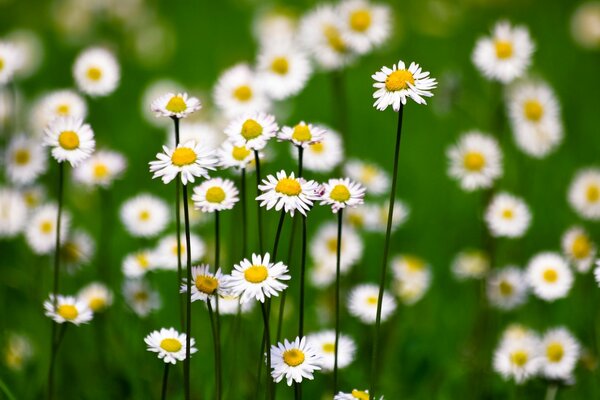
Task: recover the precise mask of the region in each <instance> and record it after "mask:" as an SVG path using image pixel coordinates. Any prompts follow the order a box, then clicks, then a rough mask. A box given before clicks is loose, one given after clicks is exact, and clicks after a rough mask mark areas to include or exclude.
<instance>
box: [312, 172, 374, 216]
mask: <svg viewBox="0 0 600 400" xmlns="http://www.w3.org/2000/svg"><path fill="white" fill-rule="evenodd" d="M321 191H322V194H321V199H322V200H321V205H331V209H332V211H333V212H334V213H337V212H338V211H339V210H340V209H342V208H346V206H348V207H356V206H357V205H360V204H363V203H364V201H363V199H364V197H365V188H364V187H362V186H361V185H360V184H358V183H356V182H353V181H351V180H350V179H349V178H344V179H330V180H329V181H328V182H326V183H324V184H323V185H322V189H321Z"/></svg>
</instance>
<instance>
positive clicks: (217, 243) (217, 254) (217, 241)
mask: <svg viewBox="0 0 600 400" xmlns="http://www.w3.org/2000/svg"><path fill="white" fill-rule="evenodd" d="M219 236H220V235H219V212H218V211H215V271H216V270H217V269H219V267H220V265H221V260H220V256H221V251H220V237H219Z"/></svg>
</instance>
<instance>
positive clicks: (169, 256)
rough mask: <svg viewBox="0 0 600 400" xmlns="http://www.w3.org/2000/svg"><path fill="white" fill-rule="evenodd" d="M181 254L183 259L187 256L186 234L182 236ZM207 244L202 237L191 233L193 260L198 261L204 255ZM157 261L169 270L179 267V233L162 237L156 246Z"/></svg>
mask: <svg viewBox="0 0 600 400" xmlns="http://www.w3.org/2000/svg"><path fill="white" fill-rule="evenodd" d="M179 240H180V248H179V256H180V257H181V259H183V260H184V259H185V257H186V254H187V253H186V238H185V234H182V235H181V237H180V239H179ZM205 249H206V246H205V245H204V242H203V241H202V240H201V239H200V237H199V236H198V235H196V234H194V233H192V234H190V252H191V259H192V262H193V263H195V262H198V261H199V260H200V259H201V258H202V257H204V254H205ZM156 254H157V263H158V265H160V267H162V268H164V269H167V270H175V269H177V260H178V258H177V235H174V234H173V235H168V236H165V237H164V238H162V239H161V240H160V241H159V242H158V245H157V246H156Z"/></svg>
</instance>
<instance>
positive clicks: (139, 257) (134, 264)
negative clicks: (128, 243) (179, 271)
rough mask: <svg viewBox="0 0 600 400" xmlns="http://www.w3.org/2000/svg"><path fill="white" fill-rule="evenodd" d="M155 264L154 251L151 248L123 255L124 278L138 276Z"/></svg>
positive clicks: (155, 265) (154, 266)
mask: <svg viewBox="0 0 600 400" xmlns="http://www.w3.org/2000/svg"><path fill="white" fill-rule="evenodd" d="M157 266H158V262H157V255H156V253H155V252H154V251H153V250H151V249H144V250H138V251H136V252H133V253H130V254H128V255H127V256H125V259H124V260H123V265H122V270H123V275H125V277H126V278H140V277H142V276H144V275H145V274H146V272H148V271H151V270H153V269H155V268H156V267H157Z"/></svg>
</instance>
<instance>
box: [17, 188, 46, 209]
mask: <svg viewBox="0 0 600 400" xmlns="http://www.w3.org/2000/svg"><path fill="white" fill-rule="evenodd" d="M20 191H21V195H22V196H23V201H25V205H26V206H27V208H28V209H29V210H34V209H35V208H36V207H37V206H39V205H40V204H42V202H43V201H45V200H46V198H47V196H46V188H45V187H44V186H42V185H40V184H37V185H32V186H27V187H25V188H21V189H20Z"/></svg>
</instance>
